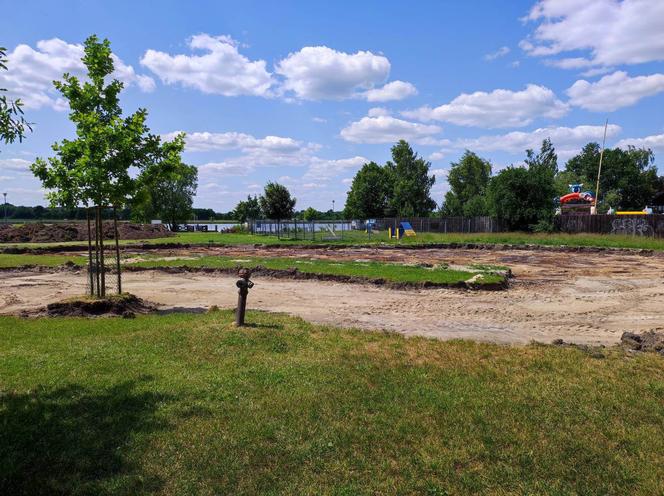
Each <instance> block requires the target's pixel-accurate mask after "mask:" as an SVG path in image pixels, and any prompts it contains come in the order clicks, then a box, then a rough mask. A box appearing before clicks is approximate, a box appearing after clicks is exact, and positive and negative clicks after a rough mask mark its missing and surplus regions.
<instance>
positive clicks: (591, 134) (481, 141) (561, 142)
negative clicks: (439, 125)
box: [450, 124, 622, 155]
mask: <svg viewBox="0 0 664 496" xmlns="http://www.w3.org/2000/svg"><path fill="white" fill-rule="evenodd" d="M621 131H622V129H621V127H620V126H617V125H615V124H609V126H608V127H607V132H606V135H607V137H609V138H610V137H613V136H616V135H617V134H619V133H620V132H621ZM603 136H604V126H576V127H546V128H539V129H535V130H534V131H529V132H523V131H512V132H511V133H507V134H497V135H488V136H481V137H479V138H472V139H458V140H454V141H453V142H451V143H450V145H451V147H452V148H456V149H464V148H467V149H469V150H473V151H503V152H508V153H523V152H524V151H525V150H526V149H528V148H532V149H539V147H540V145H541V144H542V141H543V140H545V139H546V138H550V139H551V141H552V142H553V146H554V147H555V148H556V150H557V151H559V152H560V151H564V150H568V149H573V148H576V147H579V146H582V145H585V144H586V143H588V142H589V141H599V142H601V140H602V138H603ZM559 155H560V153H559Z"/></svg>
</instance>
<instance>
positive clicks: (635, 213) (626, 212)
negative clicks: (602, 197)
mask: <svg viewBox="0 0 664 496" xmlns="http://www.w3.org/2000/svg"><path fill="white" fill-rule="evenodd" d="M616 215H646V213H645V212H643V211H641V210H638V211H633V212H632V211H624V212H616Z"/></svg>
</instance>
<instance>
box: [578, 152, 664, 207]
mask: <svg viewBox="0 0 664 496" xmlns="http://www.w3.org/2000/svg"><path fill="white" fill-rule="evenodd" d="M600 152H601V148H600V146H599V145H598V144H597V143H588V144H587V145H586V146H584V147H583V149H582V150H581V153H579V154H578V155H576V156H574V157H572V158H571V159H569V160H568V161H567V164H566V166H565V170H566V172H567V173H568V177H573V178H575V179H576V182H581V183H584V185H585V187H587V188H588V189H592V190H594V189H595V187H596V183H597V173H598V168H599V156H600ZM659 186H660V182H659V178H658V177H657V167H656V166H655V156H654V154H653V152H652V150H650V149H646V148H635V147H633V146H630V147H628V148H627V149H626V150H623V149H622V148H613V149H611V148H607V149H606V150H604V156H603V158H602V174H601V177H600V185H599V198H598V199H599V201H600V204H601V207H603V208H604V209H606V208H608V207H609V206H611V207H613V208H618V209H621V210H641V209H643V208H644V207H645V206H646V205H648V204H649V203H650V202H651V201H652V198H653V196H654V195H655V193H656V192H657V190H658V188H659Z"/></svg>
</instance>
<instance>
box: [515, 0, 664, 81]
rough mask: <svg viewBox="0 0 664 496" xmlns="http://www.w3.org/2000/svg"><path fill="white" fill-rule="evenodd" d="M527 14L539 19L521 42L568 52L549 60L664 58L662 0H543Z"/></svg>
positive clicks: (611, 62) (574, 64) (542, 52)
mask: <svg viewBox="0 0 664 496" xmlns="http://www.w3.org/2000/svg"><path fill="white" fill-rule="evenodd" d="M524 20H525V21H532V22H535V23H538V24H537V27H536V28H535V30H534V32H533V33H532V34H531V36H530V37H529V38H527V39H525V40H522V41H521V43H520V46H521V48H522V49H523V50H524V51H525V52H526V53H528V54H529V55H532V56H538V57H542V56H544V57H552V56H557V55H563V58H556V59H553V60H550V63H551V64H553V65H556V66H558V67H561V68H566V69H580V68H588V67H597V66H599V67H602V66H603V67H609V66H615V65H619V64H640V63H645V62H652V61H660V60H664V36H662V33H664V2H662V1H661V0H622V1H619V0H585V1H582V2H580V1H576V0H542V1H539V2H537V3H536V4H535V5H534V6H533V7H532V9H531V10H530V12H529V13H528V15H527V16H526V17H525V18H524ZM575 52H582V53H583V56H578V55H577V54H576V53H575ZM565 54H573V56H564V55H565Z"/></svg>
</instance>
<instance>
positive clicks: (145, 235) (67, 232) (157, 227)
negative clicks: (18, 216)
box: [0, 222, 173, 243]
mask: <svg viewBox="0 0 664 496" xmlns="http://www.w3.org/2000/svg"><path fill="white" fill-rule="evenodd" d="M103 231H104V239H114V238H115V231H114V229H113V223H112V222H104V228H103ZM118 231H119V237H120V239H149V238H164V237H166V236H172V235H173V233H171V232H170V231H168V230H167V229H166V227H165V226H164V225H162V224H129V223H126V222H122V223H120V224H118ZM87 239H88V228H87V224H86V223H84V222H76V223H69V224H63V223H58V224H42V223H37V224H23V225H18V226H14V225H11V224H9V225H2V226H0V243H61V242H65V241H85V240H87Z"/></svg>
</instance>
